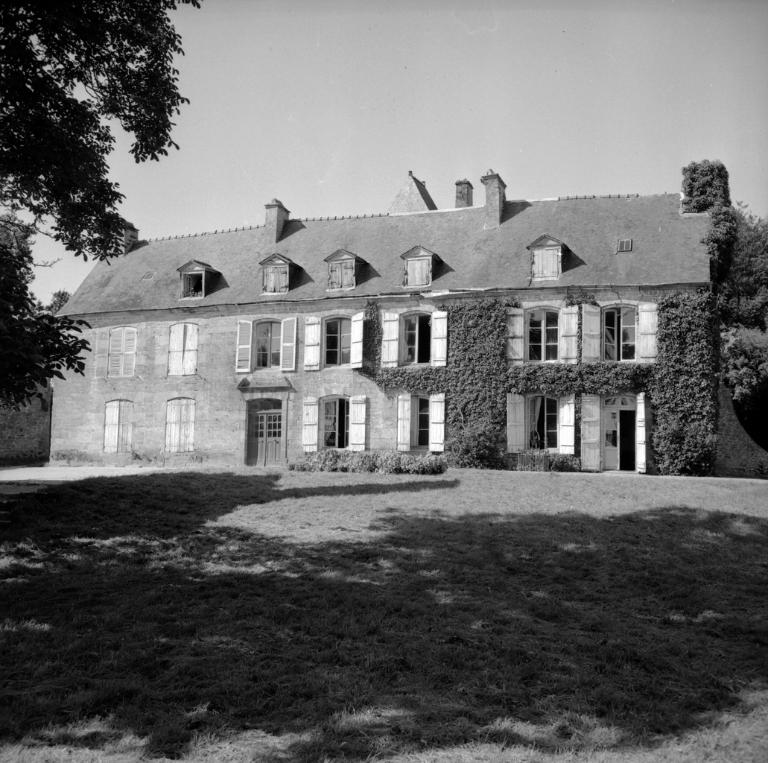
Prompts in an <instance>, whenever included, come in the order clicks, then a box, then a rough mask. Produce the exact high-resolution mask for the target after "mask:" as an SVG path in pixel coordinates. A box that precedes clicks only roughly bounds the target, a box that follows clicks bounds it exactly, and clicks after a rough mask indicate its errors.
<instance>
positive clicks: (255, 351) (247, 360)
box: [235, 317, 296, 373]
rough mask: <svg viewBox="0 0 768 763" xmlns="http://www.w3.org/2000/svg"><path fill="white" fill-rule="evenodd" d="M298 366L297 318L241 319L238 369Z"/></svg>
mask: <svg viewBox="0 0 768 763" xmlns="http://www.w3.org/2000/svg"><path fill="white" fill-rule="evenodd" d="M254 368H255V369H260V368H273V369H280V370H281V371H294V370H295V369H296V318H295V317H294V318H284V319H283V320H281V321H256V322H254V321H238V322H237V346H236V350H235V371H236V372H237V373H249V372H250V371H252V370H253V369H254Z"/></svg>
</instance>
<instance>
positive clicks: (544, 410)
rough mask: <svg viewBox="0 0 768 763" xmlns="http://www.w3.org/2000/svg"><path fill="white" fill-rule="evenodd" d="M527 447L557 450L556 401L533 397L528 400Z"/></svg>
mask: <svg viewBox="0 0 768 763" xmlns="http://www.w3.org/2000/svg"><path fill="white" fill-rule="evenodd" d="M528 447H529V448H532V449H535V450H538V449H548V448H557V399H556V398H553V397H544V396H543V395H535V396H534V397H531V398H529V399H528Z"/></svg>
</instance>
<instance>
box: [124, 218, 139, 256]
mask: <svg viewBox="0 0 768 763" xmlns="http://www.w3.org/2000/svg"><path fill="white" fill-rule="evenodd" d="M138 240H139V229H138V228H137V227H136V226H135V225H134V224H133V223H129V222H128V221H127V220H125V221H124V225H123V251H124V252H125V253H126V254H128V252H130V251H131V249H133V247H134V245H135V244H136V243H137V242H138Z"/></svg>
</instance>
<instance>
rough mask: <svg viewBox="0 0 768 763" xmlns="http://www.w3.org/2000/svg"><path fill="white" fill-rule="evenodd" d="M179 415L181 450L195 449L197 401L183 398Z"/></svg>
mask: <svg viewBox="0 0 768 763" xmlns="http://www.w3.org/2000/svg"><path fill="white" fill-rule="evenodd" d="M179 402H180V403H181V411H180V415H179V450H180V451H185V452H186V451H189V450H194V449H195V401H194V400H189V399H187V400H181V401H179Z"/></svg>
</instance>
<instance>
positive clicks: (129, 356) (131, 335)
mask: <svg viewBox="0 0 768 763" xmlns="http://www.w3.org/2000/svg"><path fill="white" fill-rule="evenodd" d="M123 332H124V334H123V337H124V338H123V373H122V376H133V374H134V372H135V370H136V329H134V328H125V329H123Z"/></svg>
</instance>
